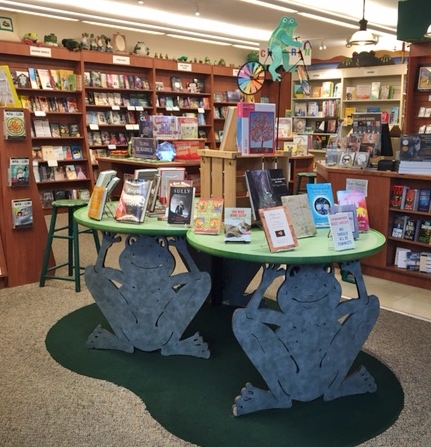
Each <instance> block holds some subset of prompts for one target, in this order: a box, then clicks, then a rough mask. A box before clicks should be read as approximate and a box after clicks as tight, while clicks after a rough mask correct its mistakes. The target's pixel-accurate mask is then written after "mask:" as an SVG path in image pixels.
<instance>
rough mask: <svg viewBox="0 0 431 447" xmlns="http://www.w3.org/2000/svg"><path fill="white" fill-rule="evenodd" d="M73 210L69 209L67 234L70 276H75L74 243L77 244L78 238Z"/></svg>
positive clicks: (68, 270)
mask: <svg viewBox="0 0 431 447" xmlns="http://www.w3.org/2000/svg"><path fill="white" fill-rule="evenodd" d="M73 211H74V210H73V209H69V210H68V229H67V234H68V236H69V238H68V242H67V245H68V258H67V260H68V266H67V272H68V276H72V275H73V266H74V261H73V259H74V245H75V244H74V243H75V237H78V235H75V228H74V223H75V219H74V218H73Z"/></svg>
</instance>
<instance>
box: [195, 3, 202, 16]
mask: <svg viewBox="0 0 431 447" xmlns="http://www.w3.org/2000/svg"><path fill="white" fill-rule="evenodd" d="M200 15H201V13H200V12H199V5H198V4H197V3H196V11H195V16H196V17H199V16H200Z"/></svg>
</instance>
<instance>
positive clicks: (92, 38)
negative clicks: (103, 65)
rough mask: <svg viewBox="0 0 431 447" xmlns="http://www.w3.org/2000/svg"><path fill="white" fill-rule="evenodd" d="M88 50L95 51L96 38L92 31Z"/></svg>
mask: <svg viewBox="0 0 431 447" xmlns="http://www.w3.org/2000/svg"><path fill="white" fill-rule="evenodd" d="M90 50H93V51H97V40H96V36H95V35H94V34H93V33H91V34H90Z"/></svg>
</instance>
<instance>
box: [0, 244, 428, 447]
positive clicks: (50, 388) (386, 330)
mask: <svg viewBox="0 0 431 447" xmlns="http://www.w3.org/2000/svg"><path fill="white" fill-rule="evenodd" d="M84 237H86V236H84ZM60 244H61V241H60V242H59V244H58V245H56V246H55V248H54V250H55V253H56V256H57V258H61V257H63V258H64V248H63V246H61V245H60ZM81 247H82V248H81V257H82V262H83V263H92V262H93V261H94V250H93V247H92V244H91V240H89V241H88V243H85V242H84V243H82V244H81ZM116 255H117V254H116V253H114V252H113V253H111V254H110V255H109V256H110V257H111V256H112V258H110V259H108V261H111V262H114V260H115V259H116ZM91 303H93V300H92V298H91V296H90V294H89V293H88V291H87V289H86V288H85V286H84V288H83V291H82V292H81V293H75V292H74V287H73V283H69V282H64V281H52V280H51V281H48V282H47V285H46V287H44V288H39V286H38V284H30V285H26V286H22V287H16V288H12V289H3V290H0V327H1V337H2V343H1V345H0V346H1V347H0V350H1V367H0V386H1V399H0V446H1V447H48V446H55V447H61V446H65V447H66V446H67V447H87V446H91V447H111V446H112V447H114V446H115V447H123V446H124V447H126V446H127V447H135V446H136V447H143V446H151V447H168V446H170V447H173V446H175V447H186V446H192V445H193V444H190V443H187V442H185V441H183V440H181V439H178V438H176V437H175V436H173V435H172V434H170V433H169V432H167V431H166V430H165V429H164V428H163V427H162V426H160V424H159V423H158V422H157V421H155V420H154V419H153V418H152V417H151V415H150V414H149V413H148V412H147V411H146V408H145V402H142V401H141V400H140V399H139V398H138V397H137V396H135V395H134V394H133V393H132V392H130V391H129V390H126V389H123V388H120V387H118V386H116V385H113V384H112V383H109V382H104V381H100V380H96V379H92V378H89V377H84V376H80V375H77V374H75V373H72V372H71V371H69V370H66V369H64V368H63V367H61V366H60V365H59V364H57V363H56V362H55V361H54V360H53V359H52V358H51V357H50V356H49V354H48V353H47V351H46V349H45V337H46V334H47V332H48V330H49V329H50V328H51V326H52V325H53V324H54V323H55V322H56V321H58V320H59V319H60V318H62V317H63V316H65V315H67V314H68V313H70V312H72V311H73V310H75V309H78V308H80V307H82V306H86V305H88V304H91ZM430 346H431V325H430V323H427V322H425V321H422V320H416V319H413V318H410V317H407V316H403V315H399V314H396V313H392V312H389V311H382V312H381V316H380V317H379V320H378V322H377V324H376V327H375V329H374V331H373V332H372V334H371V336H370V337H369V339H368V341H367V342H366V344H365V347H364V350H365V351H366V352H368V353H370V354H371V355H373V356H374V357H376V358H378V359H379V360H381V361H383V362H384V363H385V364H386V365H388V366H389V367H390V368H391V369H392V371H393V372H394V373H395V374H396V375H397V377H398V378H399V380H400V382H401V384H402V386H403V389H404V392H405V408H404V410H403V411H402V413H401V415H400V417H399V419H398V421H397V422H396V423H395V424H394V425H393V426H392V427H391V428H390V429H389V430H387V431H386V432H384V433H383V434H381V435H380V436H378V437H376V438H374V439H372V440H370V441H368V442H366V443H364V444H361V445H362V446H364V447H365V446H367V447H383V446H385V447H389V446H394V447H429V446H431V368H430V366H431V362H430V360H431V354H430V353H431V348H430ZM201 447H203V446H201ZM250 447H265V446H250ZM298 447H300V446H298ZM316 447H318V446H316Z"/></svg>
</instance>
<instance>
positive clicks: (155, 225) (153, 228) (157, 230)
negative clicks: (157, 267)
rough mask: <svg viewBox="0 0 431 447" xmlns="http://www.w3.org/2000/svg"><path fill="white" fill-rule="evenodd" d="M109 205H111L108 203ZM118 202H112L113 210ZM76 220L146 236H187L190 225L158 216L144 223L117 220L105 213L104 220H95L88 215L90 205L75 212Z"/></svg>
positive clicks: (81, 222)
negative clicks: (176, 223) (160, 218)
mask: <svg viewBox="0 0 431 447" xmlns="http://www.w3.org/2000/svg"><path fill="white" fill-rule="evenodd" d="M108 206H109V205H108ZM115 206H116V204H114V203H113V204H112V205H111V208H112V211H115ZM73 217H74V218H75V220H76V221H77V222H78V223H79V224H80V225H83V226H84V227H88V228H92V229H94V230H100V231H109V232H113V233H120V234H143V235H146V236H185V235H186V233H187V231H188V230H189V227H186V226H184V225H169V224H168V223H167V222H166V221H164V220H158V219H157V217H146V218H145V221H144V222H142V223H138V224H136V223H126V222H117V221H116V220H115V219H114V218H113V217H108V216H107V215H106V214H104V215H103V217H102V220H95V219H91V218H90V217H88V207H85V208H80V209H78V210H77V211H75V212H74V213H73Z"/></svg>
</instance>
